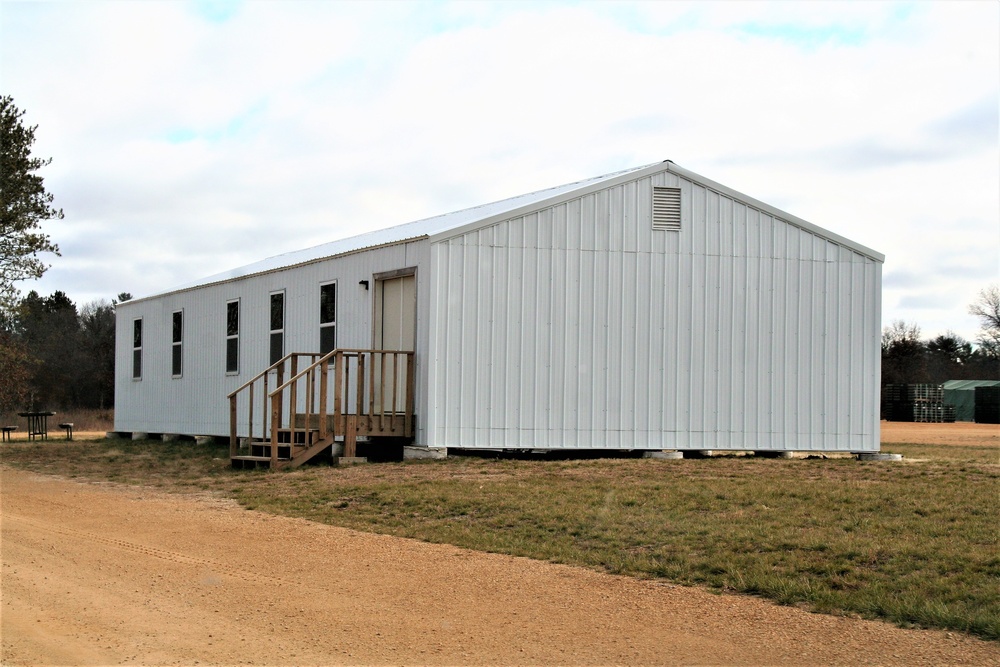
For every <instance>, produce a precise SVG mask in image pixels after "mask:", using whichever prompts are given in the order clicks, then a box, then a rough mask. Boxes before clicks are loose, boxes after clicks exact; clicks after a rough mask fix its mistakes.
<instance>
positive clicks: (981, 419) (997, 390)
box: [975, 387, 1000, 424]
mask: <svg viewBox="0 0 1000 667" xmlns="http://www.w3.org/2000/svg"><path fill="white" fill-rule="evenodd" d="M975 410H976V417H975V419H976V422H978V423H980V424H1000V387H976V408H975Z"/></svg>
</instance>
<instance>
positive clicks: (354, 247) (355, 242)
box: [134, 160, 885, 301]
mask: <svg viewBox="0 0 1000 667" xmlns="http://www.w3.org/2000/svg"><path fill="white" fill-rule="evenodd" d="M662 171H669V172H671V173H675V174H677V175H679V176H681V177H683V178H686V179H688V180H690V181H692V182H694V183H697V184H699V185H702V186H703V187H706V188H708V189H709V190H714V191H716V192H718V193H720V194H723V195H726V196H728V197H731V198H733V199H738V200H740V201H742V202H744V203H746V204H748V205H750V206H753V207H754V208H758V209H760V210H761V211H764V212H766V213H768V214H770V215H772V216H774V217H775V218H779V219H781V220H783V221H784V222H787V223H790V224H792V225H795V226H797V227H800V228H802V229H804V230H806V231H809V232H812V233H814V234H817V235H818V236H822V237H824V238H827V239H829V240H831V241H833V242H835V243H839V244H840V245H843V246H845V247H847V248H850V249H851V250H854V251H855V252H858V253H860V254H862V255H865V256H867V257H870V258H871V259H874V260H876V261H878V262H883V261H885V256H884V255H882V254H881V253H879V252H876V251H874V250H872V249H870V248H867V247H865V246H863V245H861V244H859V243H856V242H854V241H851V240H850V239H847V238H845V237H842V236H840V235H838V234H834V233H833V232H830V231H828V230H825V229H823V228H821V227H818V226H816V225H814V224H812V223H810V222H807V221H805V220H803V219H801V218H797V217H796V216H794V215H791V214H790V213H786V212H784V211H781V210H779V209H777V208H775V207H773V206H770V205H769V204H765V203H764V202H761V201H758V200H756V199H754V198H753V197H748V196H747V195H744V194H742V193H740V192H737V191H735V190H733V189H731V188H728V187H726V186H724V185H722V184H720V183H716V182H715V181H712V180H709V179H707V178H705V177H704V176H700V175H698V174H696V173H694V172H692V171H688V170H687V169H683V168H681V167H678V166H677V165H676V164H674V163H673V162H671V161H670V160H666V161H664V162H654V163H653V164H648V165H643V166H641V167H633V168H631V169H624V170H622V171H616V172H612V173H610V174H605V175H603V176H596V177H594V178H588V179H585V180H582V181H576V182H574V183H567V184H565V185H559V186H556V187H554V188H547V189H545V190H538V191H536V192H529V193H527V194H523V195H518V196H516V197H510V198H508V199H502V200H500V201H496V202H492V203H490V204H482V205H480V206H473V207H472V208H466V209H462V210H460V211H454V212H452V213H445V214H444V215H437V216H434V217H431V218H424V219H422V220H416V221H414V222H408V223H405V224H402V225H396V226H394V227H387V228H385V229H379V230H376V231H372V232H366V233H364V234H359V235H357V236H351V237H349V238H345V239H340V240H337V241H331V242H329V243H323V244H321V245H318V246H313V247H311V248H305V249H303V250H295V251H293V252H287V253H284V254H281V255H275V256H274V257H268V258H266V259H262V260H260V261H257V262H253V263H251V264H246V265H244V266H240V267H236V268H234V269H230V270H228V271H223V272H221V273H216V274H213V275H210V276H206V277H204V278H199V279H197V280H194V281H192V282H189V283H185V284H183V285H177V286H175V287H172V288H170V289H167V290H163V291H162V292H156V293H154V294H150V295H147V296H145V297H143V298H142V299H135V300H134V301H140V300H143V299H148V298H151V297H154V296H162V295H164V294H171V293H173V292H182V291H185V290H190V289H194V288H197V287H204V286H207V285H212V284H216V283H222V282H226V281H229V280H235V279H238V278H246V277H249V276H254V275H258V274H262V273H270V272H272V271H279V270H282V269H287V268H291V267H293V266H299V265H302V264H311V263H313V262H317V261H321V260H325V259H330V258H333V257H337V256H340V255H346V254H349V253H353V252H357V251H360V250H367V249H371V248H377V247H380V246H386V245H395V244H397V243H403V242H408V241H416V240H421V239H430V240H431V241H434V240H437V239H441V238H447V237H450V236H453V235H457V234H461V233H464V232H466V231H469V230H471V229H475V228H479V227H485V226H488V225H491V224H494V223H496V222H499V221H502V220H504V219H506V218H513V217H517V216H518V215H521V214H524V213H527V212H529V211H531V210H535V209H538V208H544V207H547V206H552V205H555V204H559V203H562V202H564V201H568V200H572V199H576V198H579V197H582V196H584V195H586V194H589V193H591V192H595V191H597V190H601V189H603V188H607V187H611V186H614V185H618V184H619V183H624V182H627V181H631V180H635V179H638V178H643V177H646V176H649V175H651V174H655V173H658V172H662Z"/></svg>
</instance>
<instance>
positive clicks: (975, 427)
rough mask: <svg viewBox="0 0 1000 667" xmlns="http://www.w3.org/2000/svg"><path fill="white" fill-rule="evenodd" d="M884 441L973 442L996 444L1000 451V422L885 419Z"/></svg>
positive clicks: (951, 443) (967, 443)
mask: <svg viewBox="0 0 1000 667" xmlns="http://www.w3.org/2000/svg"><path fill="white" fill-rule="evenodd" d="M881 425H882V444H883V445H886V444H892V443H894V442H920V443H924V444H927V445H974V446H984V445H985V446H993V447H997V449H998V453H1000V424H974V423H972V422H955V423H954V424H919V423H908V422H886V421H884V422H882V423H881Z"/></svg>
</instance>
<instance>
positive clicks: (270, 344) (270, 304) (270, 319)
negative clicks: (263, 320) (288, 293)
mask: <svg viewBox="0 0 1000 667" xmlns="http://www.w3.org/2000/svg"><path fill="white" fill-rule="evenodd" d="M277 296H280V297H281V326H280V328H275V327H274V298H275V297H277ZM285 304H286V299H285V290H283V289H280V290H274V291H272V292H268V295H267V326H268V332H267V349H268V359H270V362H269V363H268V366H273V365H274V364H276V363H278V362H279V361H280V360H281V359H282V358H283V357H284V356H285V315H286V311H285ZM275 336H280V339H279V340H280V345H279V354H278V356H277V358H275V356H274V337H275Z"/></svg>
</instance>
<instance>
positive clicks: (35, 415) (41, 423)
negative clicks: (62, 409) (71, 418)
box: [17, 411, 55, 440]
mask: <svg viewBox="0 0 1000 667" xmlns="http://www.w3.org/2000/svg"><path fill="white" fill-rule="evenodd" d="M54 414H55V413H54V412H48V411H43V412H18V413H17V416H18V417H26V418H27V419H28V440H34V439H35V436H36V435H38V436H41V438H42V440H48V439H49V417H51V416H52V415H54Z"/></svg>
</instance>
